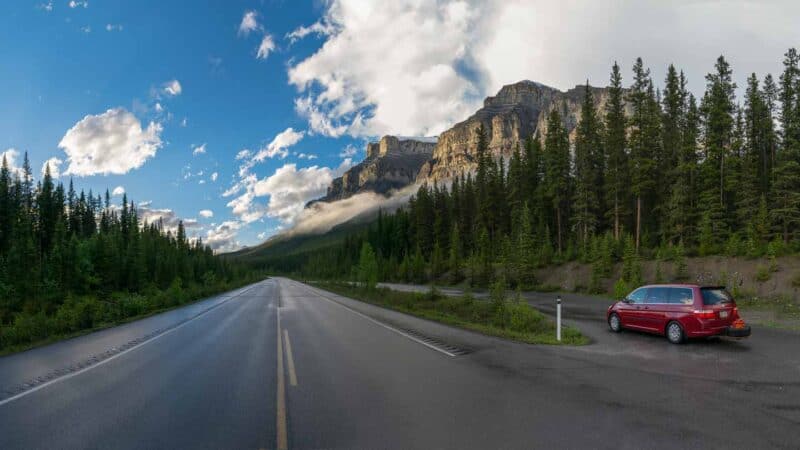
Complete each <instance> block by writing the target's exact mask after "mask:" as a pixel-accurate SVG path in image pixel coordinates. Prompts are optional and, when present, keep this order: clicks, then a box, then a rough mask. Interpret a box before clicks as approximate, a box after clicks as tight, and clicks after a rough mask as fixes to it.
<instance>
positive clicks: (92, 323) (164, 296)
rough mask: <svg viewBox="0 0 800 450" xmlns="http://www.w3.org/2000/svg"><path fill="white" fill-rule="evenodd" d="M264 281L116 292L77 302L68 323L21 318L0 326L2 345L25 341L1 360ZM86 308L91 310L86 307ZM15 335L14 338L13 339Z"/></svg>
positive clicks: (7, 348) (1, 351)
mask: <svg viewBox="0 0 800 450" xmlns="http://www.w3.org/2000/svg"><path fill="white" fill-rule="evenodd" d="M263 279H266V277H247V278H245V279H242V280H237V281H235V282H230V283H222V284H215V285H214V286H194V287H191V288H181V289H180V290H179V291H176V290H175V289H167V290H163V291H157V292H156V293H151V294H150V295H140V294H126V293H115V294H112V299H113V301H107V302H98V301H97V300H96V299H94V298H91V297H89V298H84V299H83V301H81V300H80V299H76V300H73V302H74V303H73V304H71V305H70V306H71V308H69V309H70V311H67V312H66V314H65V315H66V316H68V319H67V320H66V321H65V320H64V316H62V317H57V316H45V315H43V314H37V315H34V316H26V317H23V318H20V319H19V320H18V321H17V322H15V323H14V324H13V325H11V326H0V336H2V337H3V338H4V339H0V343H6V342H8V341H9V340H10V339H8V338H9V337H11V338H15V340H17V341H22V342H16V343H12V344H7V343H6V344H5V345H3V346H2V347H0V357H2V356H6V355H10V354H12V353H18V352H23V351H25V350H30V349H33V348H36V347H42V346H45V345H48V344H53V343H56V342H59V341H65V340H68V339H73V338H76V337H80V336H84V335H87V334H91V333H94V332H96V331H100V330H105V329H107V328H113V327H116V326H119V325H123V324H126V323H130V322H135V321H137V320H141V319H145V318H147V317H151V316H155V315H157V314H161V313H163V312H167V311H171V310H173V309H177V308H181V307H183V306H188V305H191V304H193V303H197V302H200V301H202V300H206V299H208V298H210V297H213V296H215V295H218V294H221V293H223V292H227V291H231V290H234V289H238V288H240V287H242V286H246V285H248V284H251V283H255V282H257V281H259V280H263ZM87 302H88V303H87ZM87 305H91V307H89V308H87V307H86V306H87ZM65 322H66V323H65ZM53 330H59V331H57V332H53ZM12 333H13V334H14V335H13V336H10V335H11V334H12Z"/></svg>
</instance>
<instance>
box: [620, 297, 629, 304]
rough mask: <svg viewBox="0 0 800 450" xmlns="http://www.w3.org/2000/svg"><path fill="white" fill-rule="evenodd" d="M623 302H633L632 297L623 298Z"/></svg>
mask: <svg viewBox="0 0 800 450" xmlns="http://www.w3.org/2000/svg"><path fill="white" fill-rule="evenodd" d="M622 303H631V299H629V298H628V297H625V298H623V299H622Z"/></svg>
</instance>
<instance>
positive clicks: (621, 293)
mask: <svg viewBox="0 0 800 450" xmlns="http://www.w3.org/2000/svg"><path fill="white" fill-rule="evenodd" d="M628 293H630V288H628V283H626V282H625V280H623V279H622V278H620V279H619V280H617V282H616V283H614V299H616V300H622V299H623V298H625V296H626V295H628Z"/></svg>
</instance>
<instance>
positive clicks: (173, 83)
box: [162, 80, 183, 97]
mask: <svg viewBox="0 0 800 450" xmlns="http://www.w3.org/2000/svg"><path fill="white" fill-rule="evenodd" d="M162 89H163V91H164V93H166V94H167V95H170V96H172V97H174V96H176V95H180V94H181V92H183V86H181V82H180V81H178V80H170V81H167V82H166V83H164V84H163V86H162Z"/></svg>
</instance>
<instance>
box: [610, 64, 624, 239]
mask: <svg viewBox="0 0 800 450" xmlns="http://www.w3.org/2000/svg"><path fill="white" fill-rule="evenodd" d="M610 82H611V85H610V86H609V88H608V102H607V103H606V116H605V136H604V137H605V139H604V141H605V142H604V147H605V151H606V155H607V160H606V177H605V180H606V182H605V197H606V201H605V203H606V205H608V210H607V212H606V217H608V219H609V221H610V222H611V226H612V230H613V231H614V239H617V240H619V239H620V238H621V236H622V232H623V229H624V228H625V224H626V222H627V217H628V199H629V197H630V180H629V171H628V168H629V166H628V164H629V162H628V152H627V143H626V119H625V104H624V98H623V92H622V75H621V74H620V71H619V65H617V63H616V62H615V63H614V66H613V67H612V68H611V80H610Z"/></svg>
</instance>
